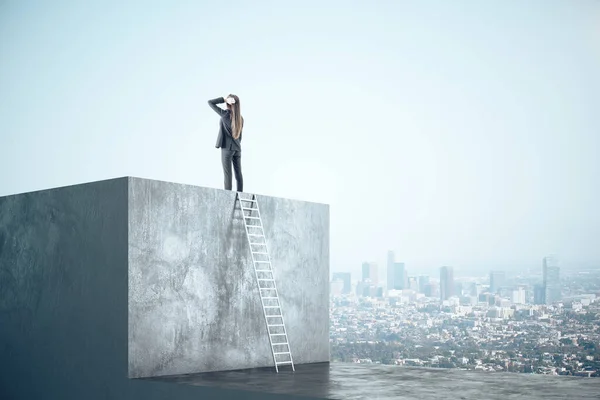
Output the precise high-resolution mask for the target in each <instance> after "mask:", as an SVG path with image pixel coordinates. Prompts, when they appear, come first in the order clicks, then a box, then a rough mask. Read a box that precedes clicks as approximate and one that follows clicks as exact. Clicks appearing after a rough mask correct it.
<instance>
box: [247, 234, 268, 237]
mask: <svg viewBox="0 0 600 400" xmlns="http://www.w3.org/2000/svg"><path fill="white" fill-rule="evenodd" d="M248 236H258V237H265V235H263V234H262V233H261V234H258V233H249V234H248Z"/></svg>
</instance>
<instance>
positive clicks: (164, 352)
mask: <svg viewBox="0 0 600 400" xmlns="http://www.w3.org/2000/svg"><path fill="white" fill-rule="evenodd" d="M244 195H246V196H247V194H244ZM258 201H259V205H260V209H261V216H262V218H263V224H264V227H265V236H266V239H267V243H268V246H269V251H270V254H271V259H272V263H273V268H274V271H275V273H274V275H275V278H276V281H277V287H278V290H279V296H280V299H281V304H282V308H283V314H284V317H285V322H286V327H287V331H288V337H289V341H290V347H291V350H292V354H293V356H294V362H295V363H297V364H302V363H314V362H326V361H329V297H328V296H329V292H328V291H329V288H328V280H329V207H328V206H327V205H322V204H316V203H307V202H301V201H294V200H286V199H280V198H273V197H267V196H259V197H258ZM271 365H273V359H272V355H271V350H270V346H269V341H268V336H267V330H266V326H265V322H264V317H263V312H262V307H261V302H260V296H259V292H258V288H257V283H256V280H255V275H254V268H253V265H252V259H251V255H250V250H249V246H248V244H247V239H246V236H245V230H244V226H243V220H242V214H241V210H240V209H239V203H237V202H236V193H235V192H231V191H224V190H220V189H210V188H203V187H197V186H189V185H181V184H175V183H169V182H161V181H154V180H145V179H137V178H131V179H130V186H129V376H130V377H148V376H159V375H176V374H183V373H193V372H207V371H223V370H232V369H243V368H254V367H266V366H271Z"/></svg>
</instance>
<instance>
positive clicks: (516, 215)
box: [0, 0, 600, 278]
mask: <svg viewBox="0 0 600 400" xmlns="http://www.w3.org/2000/svg"><path fill="white" fill-rule="evenodd" d="M93 3H94V4H92V2H83V1H53V2H49V1H16V0H15V1H0V196H2V195H8V194H13V193H20V192H26V191H32V190H38V189H44V188H51V187H55V186H63V185H70V184H76V183H82V182H89V181H96V180H101V179H107V178H115V177H121V176H127V175H130V176H138V177H143V178H151V179H159V180H167V181H173V182H180V183H186V184H193V185H199V186H205V187H216V188H222V180H223V179H222V170H221V164H220V153H219V150H217V149H215V147H214V143H215V140H216V135H217V131H218V117H217V115H216V114H215V113H214V112H213V111H212V110H211V109H210V108H209V107H208V105H207V103H206V102H207V100H208V99H211V98H215V97H219V96H221V95H223V94H227V93H236V94H238V95H239V96H240V98H241V104H242V113H243V115H244V118H245V120H246V124H245V130H244V141H243V145H244V147H243V157H242V163H243V170H244V178H245V189H246V190H247V191H249V192H255V193H258V194H265V195H270V196H277V197H288V198H294V199H300V200H306V201H314V202H323V203H328V204H330V206H331V270H332V271H351V272H353V275H354V276H353V278H358V277H359V276H358V274H359V271H360V265H361V263H362V262H363V261H377V262H379V263H380V265H381V268H382V269H383V268H384V265H385V260H386V253H387V250H388V249H391V250H395V252H396V259H397V261H404V262H405V263H406V267H407V269H408V271H409V273H410V274H411V275H417V274H420V273H425V272H429V271H431V270H433V271H435V270H437V269H438V268H439V267H440V266H442V265H451V266H454V268H455V271H457V272H455V273H460V271H467V270H473V269H477V270H478V271H481V272H482V273H487V272H488V271H489V269H491V268H501V269H502V268H504V269H507V270H508V269H515V268H521V267H534V268H538V267H539V268H540V269H541V265H542V258H543V257H544V256H545V255H547V254H557V255H558V256H559V258H560V259H561V261H562V263H564V265H578V264H580V263H588V264H591V265H600V155H599V154H600V116H599V115H600V1H596V0H577V1H569V0H555V1H552V0H537V1H534V0H531V1H518V0H493V1H492V0H489V1H467V0H464V1H459V0H453V1H448V0H438V1H433V0H430V1H421V0H420V1H417V0H415V1H392V0H390V1H368V2H367V1H350V0H344V1H323V0H321V1H304V0H303V1H297V2H283V1H279V2H276V1H221V2H218V1H216V2H215V1H213V2H203V1H168V2H167V1H162V2H158V1H128V2H117V1H112V2H111V1H103V2H99V1H96V2H93ZM121 3H124V4H121ZM234 187H235V184H234Z"/></svg>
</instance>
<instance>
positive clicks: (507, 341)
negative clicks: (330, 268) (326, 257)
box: [330, 252, 600, 376]
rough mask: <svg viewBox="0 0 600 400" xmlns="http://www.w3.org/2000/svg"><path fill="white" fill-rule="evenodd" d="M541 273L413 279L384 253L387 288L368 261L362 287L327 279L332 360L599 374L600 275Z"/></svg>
mask: <svg viewBox="0 0 600 400" xmlns="http://www.w3.org/2000/svg"><path fill="white" fill-rule="evenodd" d="M541 270H542V271H541V272H542V274H541V275H542V276H541V279H540V278H537V277H536V278H531V277H524V276H520V277H518V279H517V278H515V277H514V276H508V275H507V274H506V273H505V272H503V271H491V272H490V273H489V275H488V276H486V277H475V278H468V277H461V278H455V276H454V271H453V268H451V267H442V268H440V276H439V281H437V282H436V281H433V280H430V278H429V277H428V276H410V275H408V274H407V270H406V268H405V264H404V263H398V262H396V261H395V260H394V255H393V253H392V252H390V253H389V254H388V265H387V281H386V282H385V284H381V282H379V280H378V275H377V273H378V271H377V265H376V264H375V263H364V264H363V266H362V276H361V277H360V280H359V281H358V282H356V283H354V284H353V282H352V280H351V275H350V274H349V273H335V274H334V276H333V280H332V281H331V294H332V300H331V301H332V306H331V307H332V308H331V310H332V311H331V335H330V337H331V343H332V359H333V360H337V361H348V362H378V363H386V364H396V365H413V366H425V367H442V368H463V369H481V370H486V371H513V372H527V373H543V374H564V375H580V376H599V375H600V301H598V300H597V299H598V298H599V296H600V270H599V271H597V272H596V273H595V275H586V274H580V275H574V276H569V277H567V278H564V279H563V280H562V281H561V276H560V268H559V266H558V263H557V260H556V257H545V258H544V259H543V262H542V266H541Z"/></svg>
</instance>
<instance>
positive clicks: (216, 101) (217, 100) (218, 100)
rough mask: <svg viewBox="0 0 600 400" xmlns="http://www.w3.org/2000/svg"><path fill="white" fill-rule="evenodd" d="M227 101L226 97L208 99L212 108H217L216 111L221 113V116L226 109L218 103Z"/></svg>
mask: <svg viewBox="0 0 600 400" xmlns="http://www.w3.org/2000/svg"><path fill="white" fill-rule="evenodd" d="M223 103H225V98H223V97H217V98H216V99H212V100H209V101H208V105H209V106H210V108H212V109H213V110H215V112H216V113H217V114H219V116H221V117H222V116H223V113H224V112H225V110H223V109H222V108H221V107H219V106H217V104H223Z"/></svg>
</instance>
